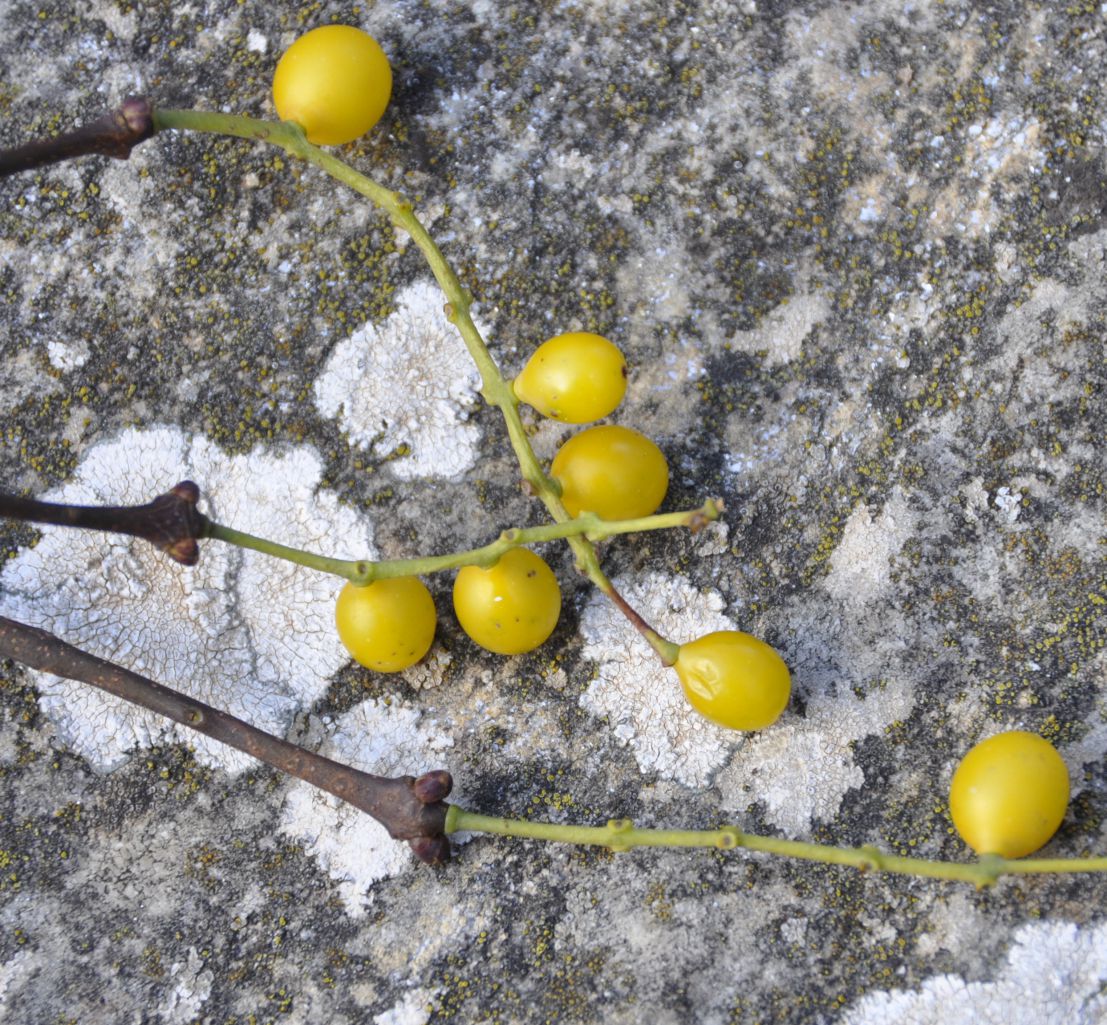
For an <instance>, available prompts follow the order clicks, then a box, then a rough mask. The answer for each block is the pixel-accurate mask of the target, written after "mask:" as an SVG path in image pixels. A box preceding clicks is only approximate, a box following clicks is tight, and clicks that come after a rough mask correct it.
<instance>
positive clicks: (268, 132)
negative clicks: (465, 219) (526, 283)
mask: <svg viewBox="0 0 1107 1025" xmlns="http://www.w3.org/2000/svg"><path fill="white" fill-rule="evenodd" d="M153 116H154V126H155V129H156V130H158V131H162V130H165V129H169V128H175V129H182V130H187V131H194V132H208V133H212V134H216V135H231V136H235V137H237V138H241V139H254V140H257V141H260V142H269V143H272V144H273V145H275V146H280V147H281V148H282V149H283V150H284V151H285V152H286V153H288V154H289V155H290V156H294V157H299V158H300V159H302V160H306V161H307V162H308V163H310V164H314V165H315V166H316V167H318V168H320V169H321V170H323V171H325V172H326V173H327V174H329V175H330V176H331V177H332V178H335V179H337V180H338V181H340V182H342V183H343V184H345V185H348V186H349V187H350V188H352V189H353V190H354V191H355V192H358V193H360V194H361V195H363V196H365V197H366V199H368V200H369V201H370V202H372V203H374V204H375V205H376V206H377V207H379V208H380V209H381V210H383V211H384V212H385V213H386V214H388V216H389V218H390V219H391V220H392V223H393V224H394V225H395V226H396V227H397V228H401V229H402V230H403V231H406V232H407V233H408V234H409V235H410V236H411V238H412V240H413V241H414V242H415V244H416V246H418V247H419V250H420V252H422V254H423V257H424V258H425V259H426V261H427V264H428V266H429V267H430V269H431V273H433V274H434V277H435V280H436V281H437V282H438V284H439V287H440V288H441V289H442V292H443V294H444V295H445V296H446V300H447V304H446V316H447V318H448V319H449V320H450V322H451V323H452V324H453V325H454V326H455V327H456V328H457V330H458V332H459V333H460V335H461V337H462V340H463V341H464V342H465V346H466V348H467V349H468V350H469V355H470V356H471V357H472V359H473V362H474V363H475V364H476V366H477V370H478V371H479V372H480V377H481V394H482V395H483V396H484V399H485V401H486V402H488V403H489V404H490V405H493V406H496V407H497V408H498V409H499V410H500V413H501V414H502V415H503V418H504V424H505V425H506V427H507V434H508V438H509V439H510V441H511V447H512V448H513V449H514V450H515V456H516V458H517V459H518V460H519V469H520V470H521V472H522V474H523V478H524V479H525V480H526V481H527V482H528V483H529V484H530V486H531V488H532V489H533V491H534V493H535V495H536V496H537V497H538V498H539V499H540V500H541V502H542V504H543V505H544V506H545V507H546V509H547V510H548V511H549V513H550V515H551V516H552V517H553V519H554V521H555V522H557V523H567V522H569V520H571V519H572V517H571V516H570V515H569V513H568V510H566V508H565V506H564V504H563V503H562V501H561V489H560V487H559V486H558V484H557V482H556V481H553V480H551V479H550V478H549V477H548V476H547V475H546V473H545V471H543V469H542V465H541V463H539V461H538V457H537V456H536V455H535V454H534V449H533V448H532V447H531V444H530V441H529V440H528V438H527V435H526V431H525V429H524V427H523V422H522V420H521V419H520V417H519V400H518V399H517V398H516V397H515V393H514V391H512V388H511V385H510V383H508V382H507V381H506V380H505V379H504V377H503V375H502V374H501V373H500V371H499V368H498V367H497V366H496V362H495V360H493V359H492V356H491V354H490V353H489V351H488V346H487V345H486V344H485V342H484V339H483V338H482V337H481V334H480V331H478V330H477V326H476V324H474V323H473V318H472V317H471V316H470V313H469V308H470V306H471V305H472V297H471V296H470V294H469V293H468V291H466V289H465V288H464V287H463V286H462V284H461V282H460V280H458V277H457V275H456V274H455V273H454V271H453V268H451V267H450V265H449V263H448V262H447V261H446V258H445V257H444V256H443V255H442V251H441V250H440V249H439V248H438V246H437V244H436V243H435V241H434V239H433V238H431V236H430V233H429V232H428V231H427V229H426V228H425V227H423V225H422V223H421V222H420V221H419V219H418V218H417V217H416V216H415V214H414V212H413V211H412V207H411V203H409V202H408V201H407V200H406V199H404V197H403V196H401V195H400V194H399V193H398V192H393V191H392V190H391V189H386V188H385V187H384V186H383V185H378V184H377V183H376V182H375V181H373V180H372V179H371V178H367V177H366V176H365V175H363V174H361V173H359V172H358V171H355V170H354V169H353V168H352V167H350V166H349V165H347V164H345V163H343V162H342V161H341V160H339V159H337V158H336V157H333V156H331V155H330V154H329V153H325V152H324V151H323V150H321V149H319V148H318V147H316V146H313V145H312V144H311V143H310V142H308V141H307V138H306V137H305V136H304V132H303V129H302V128H300V126H299V125H297V124H295V123H294V122H291V121H284V122H274V121H259V120H257V119H255V118H250V117H243V116H241V115H237V114H216V113H212V112H208V111H199V110H162V109H155V110H154V112H153ZM567 540H568V543H569V545H570V547H571V548H572V549H573V554H574V555H575V556H576V562H577V566H578V567H579V568H580V570H581V572H583V573H584V574H585V575H586V576H587V577H588V578H589V580H591V581H592V583H594V584H595V585H596V587H598V588H599V589H600V590H601V591H602V592H603V593H604V594H606V595H607V596H608V597H609V598H611V599H612V601H614V602H615V604H616V605H617V606H618V607H619V609H620V610H621V611H622V612H624V613H625V614H627V617H628V618H629V619H630V621H631V623H633V624H634V626H635V628H636V629H637V630H638V631H639V632H640V633H641V634H642V636H643V637H645V639H646V640H647V641H648V642H649V643H650V645H651V646H652V647H653V649H654V650H655V651H656V652H657V654H658V656H659V657H660V658H661V660H662V662H664V663H665V664H666V665H672V664H673V662H674V661H675V660H676V652H677V649H678V645H676V644H674V643H673V642H672V641H669V640H666V639H665V638H664V637H662V636H661V635H660V634H659V633H657V631H655V630H654V629H653V628H652V627H651V626H650V625H649V624H648V623H646V621H645V620H644V619H643V618H642V617H641V616H640V615H639V614H638V613H637V612H635V611H634V609H632V608H631V607H630V605H629V604H627V602H626V601H625V600H624V599H623V598H622V596H621V595H619V593H618V591H617V590H616V589H615V585H614V584H613V583H612V582H611V581H610V580H609V579H608V577H607V574H605V573H604V571H603V569H602V568H601V566H600V560H599V557H598V556H597V554H596V549H595V547H594V546H593V544H592V542H591V541H589V540H588V538H586V537H584V536H582V535H580V534H572V535H569V536H568V537H567Z"/></svg>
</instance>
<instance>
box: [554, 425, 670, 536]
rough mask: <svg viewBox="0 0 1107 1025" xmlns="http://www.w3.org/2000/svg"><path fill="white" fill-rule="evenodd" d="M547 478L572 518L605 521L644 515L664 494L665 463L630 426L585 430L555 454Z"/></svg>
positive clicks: (667, 482)
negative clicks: (553, 482)
mask: <svg viewBox="0 0 1107 1025" xmlns="http://www.w3.org/2000/svg"><path fill="white" fill-rule="evenodd" d="M550 475H551V476H552V477H553V478H554V479H555V480H556V481H557V482H558V483H559V484H560V485H561V501H562V502H563V503H564V504H565V508H566V509H567V510H568V511H569V514H570V515H571V516H577V515H579V514H580V513H581V512H585V511H587V512H594V513H596V515H597V516H600V517H602V518H603V519H605V520H630V519H636V518H637V517H639V516H649V515H650V513H652V512H655V511H656V510H657V507H658V506H659V505H661V503H662V502H663V501H664V499H665V492H666V491H668V490H669V464H668V463H666V462H665V456H664V455H663V454H662V452H661V449H659V448H658V447H657V446H656V445H655V444H654V443H653V442H652V441H650V439H649V438H647V437H646V436H645V435H643V434H639V433H638V432H637V431H632V430H631V429H630V428H629V427H619V426H616V425H605V426H602V427H589V428H588V429H587V430H584V431H581V432H580V434H575V435H574V436H573V437H571V438H570V439H569V440H568V441H567V442H565V444H564V445H562V446H561V448H560V449H559V450H558V452H557V455H555V456H554V459H553V464H552V465H551V466H550Z"/></svg>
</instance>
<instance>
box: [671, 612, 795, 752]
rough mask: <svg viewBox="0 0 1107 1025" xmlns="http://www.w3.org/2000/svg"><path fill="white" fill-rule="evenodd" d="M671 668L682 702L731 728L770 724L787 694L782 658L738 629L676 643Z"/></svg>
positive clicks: (789, 690) (788, 685)
mask: <svg viewBox="0 0 1107 1025" xmlns="http://www.w3.org/2000/svg"><path fill="white" fill-rule="evenodd" d="M673 668H674V669H675V670H676V673H677V676H679V677H680V682H681V684H682V685H683V687H684V696H685V697H686V698H687V699H688V703H689V704H690V705H691V706H692V707H693V708H694V709H696V711H697V712H699V713H700V714H701V715H704V716H706V717H707V718H708V719H710V720H711V721H712V722H716V723H718V724H719V725H720V726H727V727H729V728H730V729H732V730H763V729H764V728H765V727H766V726H771V725H772V724H773V723H774V722H776V721H777V719H779V718H780V713H781V712H783V711H784V709H785V707H786V706H787V704H788V698H789V696H790V695H791V693H792V677H791V674H790V673H789V672H788V667H787V666H786V665H785V664H784V660H783V659H782V658H781V657H780V656H779V655H778V654H777V653H776V651H774V650H773V649H772V648H771V647H769V645H767V644H766V643H765V642H764V641H762V640H758V638H756V637H753V636H752V635H750V634H747V633H742V632H741V631H739V630H718V631H716V632H715V633H709V634H705V635H704V636H703V637H699V638H697V639H696V640H694V641H690V642H689V643H688V644H682V645H681V646H680V651H679V653H678V654H677V660H676V663H675V665H674V666H673Z"/></svg>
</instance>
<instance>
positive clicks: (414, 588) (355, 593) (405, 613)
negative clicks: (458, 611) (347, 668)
mask: <svg viewBox="0 0 1107 1025" xmlns="http://www.w3.org/2000/svg"><path fill="white" fill-rule="evenodd" d="M334 615H335V622H336V624H337V626H338V636H339V638H340V640H341V641H342V643H343V645H344V646H345V648H346V650H347V651H348V652H349V653H350V654H351V655H352V656H353V658H354V659H355V660H356V661H357V662H360V663H361V664H362V665H363V666H365V668H366V669H375V670H376V671H377V672H378V673H398V672H399V671H400V670H401V669H407V667H408V666H413V665H415V663H416V662H418V661H419V660H420V659H421V658H422V657H423V656H424V655H425V654H426V653H427V652H428V651H430V646H431V642H432V641H433V640H434V628H435V625H436V616H435V610H434V599H433V598H432V597H431V593H430V591H428V590H427V587H426V585H425V584H424V583H423V581H421V580H420V579H418V578H417V577H395V578H392V579H387V580H376V581H374V582H373V583H371V584H369V585H368V586H366V587H358V586H356V585H355V584H352V583H347V584H346V585H345V586H344V587H343V588H342V590H341V591H339V593H338V601H337V603H336V604H335V609H334Z"/></svg>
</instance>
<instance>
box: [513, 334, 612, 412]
mask: <svg viewBox="0 0 1107 1025" xmlns="http://www.w3.org/2000/svg"><path fill="white" fill-rule="evenodd" d="M512 387H513V388H514V389H515V395H516V396H517V397H518V398H519V399H520V400H521V401H523V402H525V403H527V404H528V405H530V406H533V407H534V408H535V409H537V410H538V412H539V413H541V414H542V415H543V416H548V417H551V418H552V419H554V420H561V421H562V422H564V423H570V424H585V423H589V422H591V421H592V420H601V419H602V418H603V417H605V416H607V414H608V413H610V412H612V410H614V409H615V408H616V407H617V406H618V405H619V403H620V402H622V401H623V395H624V393H625V392H626V390H627V361H626V360H625V359H623V354H622V353H621V352H620V351H619V349H618V347H617V346H616V345H614V344H613V343H611V342H609V341H608V340H607V339H606V338H604V337H602V336H601V335H594V334H591V333H589V332H587V331H573V332H570V333H568V334H563V335H556V336H555V337H553V338H551V339H549V340H548V341H545V342H543V343H542V344H541V345H540V346H538V348H537V349H535V350H534V354H533V355H532V356H531V358H530V359H529V360H528V361H527V365H526V366H525V367H524V368H523V371H522V373H520V374H519V376H518V377H516V378H515V380H514V382H512Z"/></svg>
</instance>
